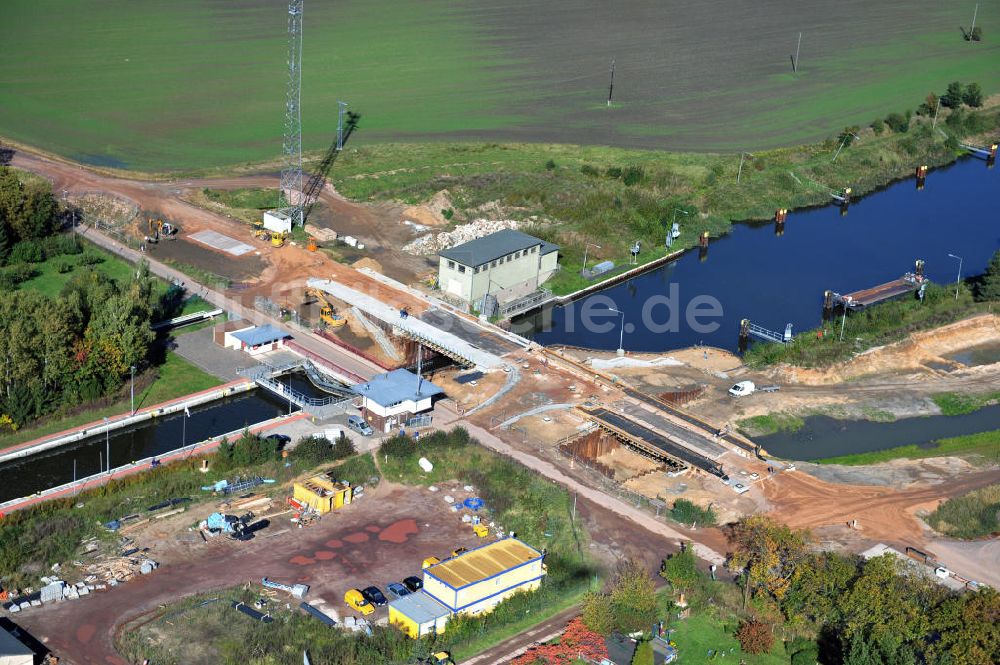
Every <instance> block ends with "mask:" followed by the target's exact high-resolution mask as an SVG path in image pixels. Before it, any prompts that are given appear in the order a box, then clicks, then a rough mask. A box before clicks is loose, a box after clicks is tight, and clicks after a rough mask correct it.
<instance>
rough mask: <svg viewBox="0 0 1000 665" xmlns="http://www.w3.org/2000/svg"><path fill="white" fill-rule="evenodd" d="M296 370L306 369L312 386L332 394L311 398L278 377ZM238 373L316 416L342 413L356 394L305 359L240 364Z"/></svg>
mask: <svg viewBox="0 0 1000 665" xmlns="http://www.w3.org/2000/svg"><path fill="white" fill-rule="evenodd" d="M296 370H301V371H303V372H305V374H306V376H308V377H309V380H310V381H311V382H312V383H313V385H315V386H316V387H317V388H319V389H320V390H323V391H325V392H328V393H331V394H330V396H329V397H311V396H309V395H306V394H305V393H302V392H299V391H298V390H295V389H294V388H292V387H291V386H290V385H288V384H286V383H282V382H281V381H279V380H278V378H277V377H279V376H281V375H283V374H287V373H288V372H292V371H296ZM237 372H238V373H239V374H240V376H244V377H246V378H248V379H250V380H251V381H253V382H254V383H256V384H257V385H258V386H260V387H261V388H264V389H266V390H269V391H270V392H272V393H274V394H275V395H277V396H278V397H280V398H281V399H286V400H288V401H289V402H291V403H292V404H295V405H296V406H298V407H299V408H300V409H302V410H303V411H305V412H306V413H308V414H310V415H313V416H316V417H317V418H332V417H334V416H338V415H341V414H342V413H344V411H345V409H346V408H347V407H348V406H349V405H350V403H351V401H352V400H353V399H354V397H355V393H354V390H353V389H351V388H350V387H349V386H345V385H344V384H342V383H339V382H337V381H334V380H333V379H330V378H329V377H327V376H326V375H324V374H323V373H322V372H321V371H320V370H319V369H317V367H316V366H315V365H313V363H312V362H310V361H309V360H308V359H306V358H302V359H301V360H297V361H295V362H290V363H286V364H283V365H279V366H274V365H269V364H267V363H261V364H259V365H254V366H253V367H241V368H239V369H238V370H237Z"/></svg>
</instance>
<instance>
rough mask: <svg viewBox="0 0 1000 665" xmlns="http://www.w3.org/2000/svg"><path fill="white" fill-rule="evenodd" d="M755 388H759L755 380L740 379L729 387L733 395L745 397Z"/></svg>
mask: <svg viewBox="0 0 1000 665" xmlns="http://www.w3.org/2000/svg"><path fill="white" fill-rule="evenodd" d="M755 390H757V386H755V385H754V383H753V381H740V382H739V383H737V384H736V385H735V386H733V387H732V388H730V389H729V394H730V395H732V396H733V397H744V396H746V395H752V394H753V393H754V391H755Z"/></svg>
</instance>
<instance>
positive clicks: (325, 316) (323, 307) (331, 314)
mask: <svg viewBox="0 0 1000 665" xmlns="http://www.w3.org/2000/svg"><path fill="white" fill-rule="evenodd" d="M306 295H307V296H310V297H312V298H313V299H314V300H315V301H316V302H318V303H319V319H320V321H322V322H323V325H325V326H327V327H330V328H340V327H342V326H344V325H345V324H346V323H347V319H345V318H344V317H342V316H340V315H339V314H337V310H335V309H334V308H333V305H331V304H330V301H329V300H327V299H326V296H325V295H323V292H322V291H320V290H318V289H307V290H306ZM310 302H312V301H310Z"/></svg>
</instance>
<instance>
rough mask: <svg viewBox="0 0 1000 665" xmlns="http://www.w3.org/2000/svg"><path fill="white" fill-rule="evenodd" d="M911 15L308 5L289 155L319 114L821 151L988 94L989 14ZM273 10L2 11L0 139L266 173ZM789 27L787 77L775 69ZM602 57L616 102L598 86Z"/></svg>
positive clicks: (316, 131)
mask: <svg viewBox="0 0 1000 665" xmlns="http://www.w3.org/2000/svg"><path fill="white" fill-rule="evenodd" d="M971 10H972V7H971V4H970V5H969V6H965V5H957V4H953V3H944V4H942V3H933V2H929V1H918V2H904V1H903V0H888V1H886V2H881V3H859V2H846V3H824V2H818V1H812V2H793V1H792V0H781V1H780V2H774V3H769V4H768V5H766V6H757V5H754V4H746V5H739V6H734V7H723V6H721V5H717V4H711V3H703V4H698V3H695V4H692V3H681V2H679V0H668V1H666V2H663V1H660V0H636V1H635V2H633V3H630V5H629V8H628V11H620V10H612V9H611V8H609V7H608V6H607V5H606V3H603V2H600V1H599V0H553V1H552V2H548V3H528V2H521V3H513V4H509V5H505V6H497V5H496V4H495V3H491V2H488V1H487V0H458V1H456V2H449V1H447V0H428V1H426V2H422V3H413V2H404V1H403V0H366V1H362V0H344V1H341V2H336V3H332V2H331V3H323V4H319V3H316V2H309V3H307V5H306V9H305V18H304V26H305V27H304V31H303V32H304V48H303V51H304V55H303V59H304V64H303V86H302V87H303V103H302V110H303V123H304V130H305V147H306V148H307V149H310V150H318V149H321V148H322V147H324V146H325V145H327V144H328V142H329V141H330V139H331V138H332V136H333V132H334V128H335V124H336V109H337V104H336V102H337V100H339V99H343V100H347V101H349V102H350V104H351V108H352V109H353V110H355V111H357V112H359V113H360V114H361V122H360V125H359V127H360V128H359V132H358V134H357V135H356V138H354V139H352V143H353V144H354V145H358V144H364V143H371V142H382V141H387V140H405V141H413V140H422V139H428V138H430V139H490V140H500V141H532V142H534V141H543V142H559V143H567V144H601V145H618V146H630V147H648V148H670V149H682V150H695V151H725V152H738V151H739V150H741V149H761V148H764V147H768V146H776V145H789V144H792V143H797V142H804V141H811V140H815V139H817V138H822V137H826V136H829V135H831V134H833V133H835V132H836V131H838V130H839V129H840V128H841V127H843V126H845V125H848V124H861V125H864V124H867V123H868V122H870V121H871V120H872V119H873V118H875V117H876V116H878V115H885V114H886V113H887V112H890V111H901V110H904V109H905V108H906V106H907V105H908V106H911V107H912V106H915V105H916V103H918V101H919V100H921V99H922V98H923V97H924V95H926V94H927V92H929V91H930V90H932V89H938V90H941V89H943V88H944V86H945V84H946V83H947V82H948V81H951V80H955V79H961V80H963V81H972V80H976V81H979V82H980V83H981V84H982V86H983V88H984V89H985V90H986V92H987V93H993V92H997V91H998V90H1000V67H997V66H996V65H997V62H998V61H1000V40H998V36H1000V10H998V9H997V8H996V7H995V6H991V5H990V6H988V5H984V6H982V7H980V11H979V17H978V21H977V25H979V26H981V27H982V28H983V31H984V35H985V37H984V41H983V42H982V43H975V44H974V43H969V42H965V41H963V39H962V37H961V33H960V32H959V29H958V26H960V25H968V24H969V22H970V21H971ZM285 26H286V11H285V7H284V3H283V2H280V1H277V2H270V3H262V2H251V1H250V0H232V1H223V0H212V1H203V0H175V1H173V2H170V3H164V2H156V1H155V0H134V1H132V2H122V1H121V0H116V1H104V0H80V1H76V2H70V1H69V0H6V1H5V2H3V3H2V4H0V41H2V43H3V44H4V57H3V58H2V59H0V99H2V100H3V103H2V104H0V135H4V136H7V137H9V138H11V139H13V140H16V141H20V142H23V143H26V144H30V145H35V146H38V147H40V148H43V149H47V150H50V151H53V152H57V153H60V154H62V155H65V156H68V157H71V158H73V159H76V160H80V161H84V162H88V163H91V164H96V165H104V166H112V167H124V168H132V169H140V170H148V171H164V170H193V169H203V168H211V167H219V166H227V165H234V164H239V163H245V162H248V161H259V160H273V159H275V158H276V157H277V156H278V155H279V153H280V145H281V141H280V135H281V130H282V120H283V118H282V116H283V109H284V89H285V81H284V79H285V74H286V71H285V50H286V44H285ZM799 31H802V33H803V38H802V54H801V58H800V69H799V72H798V73H797V74H794V75H793V74H792V72H791V67H790V64H789V57H790V55H791V54H792V53H793V52H794V50H795V43H796V39H797V35H798V32H799ZM612 59H614V60H615V61H616V70H615V72H616V73H615V104H614V105H613V106H612V107H611V108H608V107H607V105H606V104H605V100H606V97H607V86H608V74H609V65H610V62H611V60H612Z"/></svg>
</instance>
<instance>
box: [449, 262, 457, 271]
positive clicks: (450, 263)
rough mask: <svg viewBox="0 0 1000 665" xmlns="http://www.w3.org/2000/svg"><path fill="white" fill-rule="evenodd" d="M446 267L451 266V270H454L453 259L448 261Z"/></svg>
mask: <svg viewBox="0 0 1000 665" xmlns="http://www.w3.org/2000/svg"><path fill="white" fill-rule="evenodd" d="M448 267H449V268H451V269H452V270H454V269H455V262H454V261H448Z"/></svg>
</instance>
